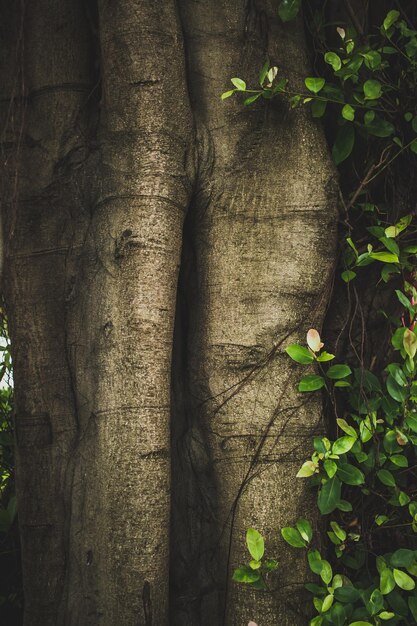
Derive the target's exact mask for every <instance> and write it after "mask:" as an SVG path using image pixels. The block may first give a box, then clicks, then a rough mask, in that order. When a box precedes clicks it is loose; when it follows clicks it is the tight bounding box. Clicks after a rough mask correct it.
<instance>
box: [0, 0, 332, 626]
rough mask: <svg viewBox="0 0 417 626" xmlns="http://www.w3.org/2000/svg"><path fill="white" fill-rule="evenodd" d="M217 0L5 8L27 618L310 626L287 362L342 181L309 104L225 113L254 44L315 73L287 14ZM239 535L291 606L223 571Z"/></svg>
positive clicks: (325, 251) (31, 625) (300, 405)
mask: <svg viewBox="0 0 417 626" xmlns="http://www.w3.org/2000/svg"><path fill="white" fill-rule="evenodd" d="M3 4H4V5H6V4H8V3H4V2H3ZM232 4H233V3H230V2H225V1H222V0H216V1H213V2H210V3H196V2H193V1H192V0H179V1H178V3H177V2H175V1H174V0H158V1H157V2H154V3H150V2H147V1H145V0H141V1H139V2H133V1H132V0H120V1H119V2H117V3H115V2H110V1H109V0H99V2H98V6H97V10H98V21H97V23H96V21H95V18H94V11H93V8H94V7H93V3H88V4H86V5H85V4H84V3H83V2H81V0H77V2H74V1H73V0H60V1H59V2H56V0H55V1H54V2H52V0H40V2H37V3H29V4H28V6H27V7H26V9H25V12H24V15H23V13H22V11H21V10H20V8H19V7H14V8H13V9H9V10H8V14H10V15H9V17H10V20H9V21H8V22H6V23H7V24H9V26H8V29H9V31H10V32H11V33H12V34H13V33H17V32H19V27H20V24H21V19H22V18H23V19H24V31H25V33H26V34H25V39H24V50H25V62H24V81H23V83H22V85H23V89H24V93H23V94H21V95H22V96H23V98H24V99H23V100H20V101H19V102H21V103H22V102H23V103H24V104H25V106H24V107H23V108H24V109H25V115H24V118H25V124H24V126H19V128H17V129H16V128H14V129H12V130H13V137H12V141H8V144H10V145H11V152H10V154H11V155H14V160H13V159H12V160H11V161H10V163H9V169H8V170H7V171H9V172H10V174H9V177H8V179H7V180H8V181H9V184H8V190H7V193H6V192H5V193H4V198H5V199H6V201H5V202H4V207H5V211H4V223H5V236H6V244H7V245H6V267H5V291H6V296H7V304H8V310H9V315H10V321H11V332H12V345H13V357H14V367H15V384H16V404H17V407H16V429H17V445H16V453H17V473H18V500H19V520H20V530H21V537H22V546H23V569H24V592H25V598H26V604H25V626H38V625H39V626H41V625H42V626H49V625H51V626H52V625H54V626H55V625H59V626H61V625H65V626H96V625H98V624H100V625H101V626H115V624H120V625H121V626H134V625H135V626H136V625H137V624H139V625H140V626H151V625H152V626H163V625H164V624H168V622H169V623H171V624H175V625H177V624H178V625H181V626H188V625H189V626H191V625H193V626H197V625H200V624H201V625H202V626H204V625H206V624H207V625H208V624H210V625H211V624H216V625H217V624H218V625H219V626H220V625H227V626H232V624H233V625H234V624H236V625H237V624H245V623H247V621H249V619H254V620H255V621H257V623H258V624H259V626H270V625H272V624H275V623H279V624H280V626H284V625H291V626H295V624H304V623H305V621H306V618H305V617H303V616H301V615H300V614H299V613H298V611H297V610H293V608H294V605H295V604H296V603H297V602H298V601H299V600H298V599H297V597H296V596H297V593H296V591H294V589H296V588H297V587H298V586H299V585H297V584H296V583H299V582H300V581H301V579H302V577H303V576H304V574H305V568H304V565H303V563H302V562H298V561H297V562H296V561H294V556H293V553H292V552H290V551H286V550H285V548H283V547H282V542H280V541H278V529H279V528H280V527H281V526H283V525H287V524H292V523H294V522H295V520H296V518H297V517H298V516H300V515H305V514H307V512H309V507H310V504H311V500H310V497H309V496H308V495H307V494H306V493H305V492H304V484H303V482H302V481H296V480H295V478H294V476H295V474H296V471H297V469H298V466H299V464H300V462H301V460H302V459H303V458H304V456H305V450H306V447H307V445H308V444H307V441H309V439H310V436H311V434H312V432H313V431H314V430H315V429H321V428H322V425H321V423H320V416H321V408H320V405H319V402H318V401H312V402H309V403H308V404H306V403H305V399H304V398H302V397H300V396H299V395H298V394H296V393H295V391H294V389H295V387H294V385H295V380H296V378H297V377H298V376H299V370H294V368H291V366H290V365H289V363H288V359H287V357H286V356H285V355H284V352H283V350H284V347H285V345H287V343H289V342H290V341H292V340H294V339H300V338H303V336H304V334H305V332H306V331H307V329H308V328H309V327H310V326H315V327H320V325H321V321H322V317H323V314H324V310H325V306H326V303H327V299H328V292H329V284H330V282H331V270H332V263H333V259H334V255H335V251H334V240H335V228H336V222H337V217H336V201H335V180H334V172H333V169H332V167H331V165H330V161H329V158H328V154H327V149H326V146H325V143H324V139H323V136H322V132H321V129H320V128H319V127H318V126H317V125H315V124H314V123H313V122H312V121H311V120H310V119H309V116H308V114H307V113H306V112H303V111H298V112H291V113H289V112H288V110H287V104H286V103H285V102H284V100H277V101H274V102H272V103H269V104H267V103H265V102H258V103H257V104H256V106H254V107H253V108H250V109H246V108H245V109H244V108H243V107H242V103H241V102H239V101H238V100H234V101H228V102H226V103H221V102H220V100H219V95H220V93H221V92H222V91H224V90H225V89H226V88H227V84H228V81H229V79H230V77H231V76H235V75H244V76H245V77H247V76H250V75H251V76H252V78H253V80H255V79H256V77H255V75H254V69H255V70H256V68H257V67H260V66H261V65H262V64H263V61H264V59H265V56H266V55H267V54H268V55H269V57H270V59H271V61H272V62H273V63H276V64H277V65H279V66H280V71H282V73H283V74H284V75H287V76H289V77H290V78H291V81H292V84H298V85H300V84H301V79H302V78H303V77H304V76H306V75H308V74H309V73H310V70H309V67H308V63H307V60H306V53H305V49H304V39H303V32H302V24H301V22H297V23H296V24H293V25H286V26H282V25H279V24H278V22H277V19H276V16H275V6H274V4H273V3H272V2H269V1H267V0H262V1H261V0H259V1H257V2H249V3H248V4H247V5H245V6H241V5H238V3H234V4H233V6H232ZM2 14H3V13H2ZM4 15H7V14H6V13H4ZM13 20H15V22H14V21H13ZM13 37H14V40H16V39H18V38H16V35H13ZM12 40H13V39H12ZM18 41H19V39H18ZM97 42H99V44H97ZM6 43H7V41H6ZM9 45H10V43H9ZM95 45H97V46H98V49H99V53H98V55H97V56H95V54H94V47H95ZM98 62H99V66H100V74H101V76H100V85H101V94H100V91H99V83H98V77H97V63H98ZM19 64H20V61H19V59H17V66H18V67H19ZM6 74H7V72H6ZM6 78H7V76H6ZM11 82H12V81H10V80H9V81H7V80H5V81H4V84H7V85H8V86H7V89H8V91H7V94H8V100H7V102H6V103H5V104H4V106H5V107H7V106H9V101H10V96H11V95H13V88H12V86H10V83H11ZM15 106H16V108H18V107H17V101H16V104H15ZM20 108H22V107H20ZM22 124H23V121H22ZM20 128H24V132H23V136H24V141H23V143H22V142H20V143H22V145H20V144H19V139H18V132H19V129H20ZM18 145H19V150H17V146H18ZM16 171H17V173H18V175H19V185H18V186H17V187H16V186H14V183H13V181H14V180H15V179H14V174H15V172H16ZM187 210H188V217H187V220H186V224H185V227H184V228H183V225H184V218H185V215H186V212H187ZM183 244H184V245H183ZM182 248H183V250H182V269H181V277H180V286H179V289H178V290H177V279H178V270H179V266H180V259H181V249H182ZM176 299H177V304H178V306H177V317H176V328H175V339H173V336H174V319H175V311H176ZM173 345H174V360H173V367H172V365H171V353H172V347H173ZM171 377H172V383H173V386H172V388H173V394H172V397H171ZM171 450H172V451H173V455H172V459H171ZM171 462H172V467H173V480H172V482H171ZM171 502H172V503H173V506H172V507H171ZM170 516H171V521H170ZM170 525H171V530H169V528H170ZM249 526H254V527H256V528H258V530H260V531H261V532H263V533H264V535H265V536H266V537H267V539H268V551H269V553H270V554H271V556H272V555H274V556H277V557H278V558H279V560H280V561H281V565H282V566H281V568H280V570H279V574H278V576H277V579H276V581H275V584H276V586H277V587H278V586H279V585H284V584H285V585H289V586H288V588H287V590H288V593H287V592H286V594H285V596H286V597H289V598H290V600H291V601H290V604H288V603H286V602H284V601H283V598H282V596H280V595H279V594H273V595H269V596H266V595H258V596H256V597H255V596H254V595H253V594H252V593H250V592H249V591H248V590H247V589H244V588H242V587H240V586H237V585H235V584H232V583H231V582H230V577H231V574H232V571H233V568H234V567H235V566H236V565H238V564H241V563H242V562H243V561H244V560H245V559H246V558H247V557H246V554H245V548H244V534H245V530H246V528H247V527H249ZM170 551H171V561H170V563H171V564H170V565H169V558H170ZM169 570H170V571H169ZM170 579H171V606H170V609H169V607H168V601H169V580H170ZM293 583H294V584H293ZM293 596H294V597H293ZM291 603H292V605H293V608H292V607H291ZM296 608H297V607H296Z"/></svg>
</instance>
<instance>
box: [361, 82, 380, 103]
mask: <svg viewBox="0 0 417 626" xmlns="http://www.w3.org/2000/svg"><path fill="white" fill-rule="evenodd" d="M363 93H364V94H365V100H376V99H377V98H379V97H380V95H381V94H382V86H381V83H380V82H379V80H372V79H371V80H367V81H365V83H364V85H363Z"/></svg>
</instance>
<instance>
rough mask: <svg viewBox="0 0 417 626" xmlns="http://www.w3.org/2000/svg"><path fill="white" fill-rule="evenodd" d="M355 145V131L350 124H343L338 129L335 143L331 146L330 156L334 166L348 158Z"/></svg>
mask: <svg viewBox="0 0 417 626" xmlns="http://www.w3.org/2000/svg"><path fill="white" fill-rule="evenodd" d="M354 143H355V129H354V127H353V125H352V124H345V125H344V126H342V127H341V128H339V130H338V132H337V135H336V141H335V143H334V145H333V149H332V155H333V160H334V162H335V163H336V165H339V164H340V163H342V162H343V161H344V160H345V159H347V158H348V156H349V155H350V153H351V152H352V150H353V145H354Z"/></svg>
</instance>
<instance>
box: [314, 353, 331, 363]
mask: <svg viewBox="0 0 417 626" xmlns="http://www.w3.org/2000/svg"><path fill="white" fill-rule="evenodd" d="M334 358H335V357H334V354H330V353H329V352H326V351H324V352H322V353H321V354H319V355H318V357H317V361H319V363H326V362H327V361H332V360H333V359H334Z"/></svg>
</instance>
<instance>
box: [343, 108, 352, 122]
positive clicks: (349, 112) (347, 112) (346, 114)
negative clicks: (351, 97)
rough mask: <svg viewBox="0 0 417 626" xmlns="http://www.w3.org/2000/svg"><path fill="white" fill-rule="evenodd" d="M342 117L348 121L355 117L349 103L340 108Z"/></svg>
mask: <svg viewBox="0 0 417 626" xmlns="http://www.w3.org/2000/svg"><path fill="white" fill-rule="evenodd" d="M342 117H343V118H344V119H345V120H347V121H348V122H353V120H354V119H355V109H354V108H353V107H352V106H351V105H350V104H345V106H344V107H343V108H342Z"/></svg>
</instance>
